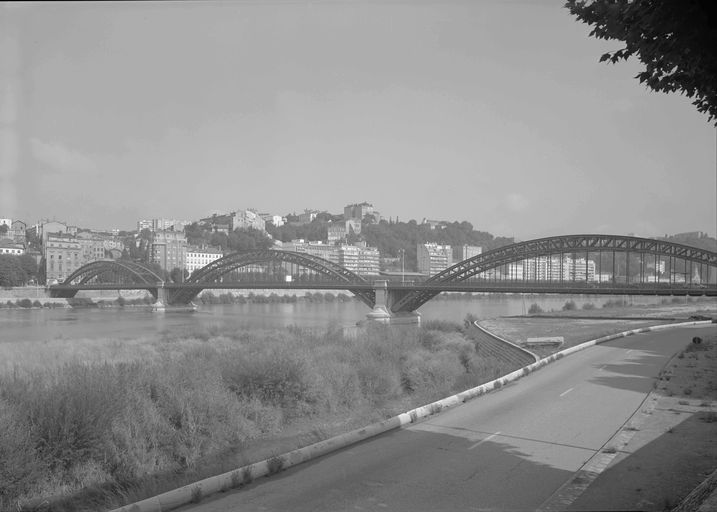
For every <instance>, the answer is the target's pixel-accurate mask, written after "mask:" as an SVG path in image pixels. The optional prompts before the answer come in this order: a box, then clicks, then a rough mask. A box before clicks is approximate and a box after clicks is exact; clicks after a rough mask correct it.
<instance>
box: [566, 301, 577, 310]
mask: <svg viewBox="0 0 717 512" xmlns="http://www.w3.org/2000/svg"><path fill="white" fill-rule="evenodd" d="M576 309H577V305H576V304H575V301H574V300H572V299H571V300H569V301H567V302H565V304H563V311H574V310H576Z"/></svg>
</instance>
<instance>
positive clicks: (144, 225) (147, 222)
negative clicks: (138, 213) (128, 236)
mask: <svg viewBox="0 0 717 512" xmlns="http://www.w3.org/2000/svg"><path fill="white" fill-rule="evenodd" d="M145 229H149V230H150V231H152V219H143V220H138V221H137V233H141V232H142V231H143V230H145Z"/></svg>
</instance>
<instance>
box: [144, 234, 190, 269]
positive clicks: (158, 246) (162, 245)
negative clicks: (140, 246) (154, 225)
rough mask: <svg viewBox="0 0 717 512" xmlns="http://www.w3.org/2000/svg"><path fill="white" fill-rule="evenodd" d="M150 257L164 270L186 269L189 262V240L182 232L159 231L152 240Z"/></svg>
mask: <svg viewBox="0 0 717 512" xmlns="http://www.w3.org/2000/svg"><path fill="white" fill-rule="evenodd" d="M150 257H151V260H152V262H153V263H157V264H159V266H160V267H162V269H163V270H167V271H170V272H171V271H172V270H173V269H174V268H179V269H184V268H185V267H186V261H187V239H186V237H185V236H184V233H182V232H180V231H169V230H165V231H157V232H155V233H154V237H153V238H152V246H151V251H150Z"/></svg>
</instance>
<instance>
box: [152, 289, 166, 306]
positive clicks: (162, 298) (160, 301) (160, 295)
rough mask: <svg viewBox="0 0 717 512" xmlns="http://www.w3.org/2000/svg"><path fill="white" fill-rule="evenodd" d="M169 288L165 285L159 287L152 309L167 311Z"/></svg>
mask: <svg viewBox="0 0 717 512" xmlns="http://www.w3.org/2000/svg"><path fill="white" fill-rule="evenodd" d="M168 304H169V303H168V302H167V289H166V288H165V287H164V286H158V287H157V300H155V301H154V304H152V311H160V312H161V311H166V310H167V305H168Z"/></svg>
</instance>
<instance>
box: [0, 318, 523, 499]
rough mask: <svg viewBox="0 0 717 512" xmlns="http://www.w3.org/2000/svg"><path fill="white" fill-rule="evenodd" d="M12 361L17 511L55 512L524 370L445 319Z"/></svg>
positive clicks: (128, 494)
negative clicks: (483, 350)
mask: <svg viewBox="0 0 717 512" xmlns="http://www.w3.org/2000/svg"><path fill="white" fill-rule="evenodd" d="M0 360H1V361H4V365H3V366H2V368H0V482H3V485H2V486H1V487H0V508H1V509H3V510H4V509H8V508H12V509H14V508H15V507H16V504H17V503H19V502H26V501H27V500H31V501H32V500H35V502H37V500H38V499H40V500H45V499H47V500H49V501H50V502H51V503H52V510H98V509H102V508H109V507H112V506H116V505H118V504H121V503H123V502H126V501H129V502H131V501H135V500H137V499H141V498H143V497H146V496H149V495H152V494H155V493H157V492H162V491H164V490H167V489H170V488H173V487H177V486H179V485H183V484H184V483H187V482H188V481H191V480H196V479H197V478H199V477H204V476H209V474H211V473H213V472H216V471H220V470H226V468H227V466H230V467H236V466H238V465H241V464H242V463H248V462H251V460H250V459H252V458H256V457H266V456H268V455H272V454H276V453H268V454H267V452H266V450H264V452H263V453H262V451H261V450H258V449H257V447H261V446H265V447H266V446H273V448H272V451H273V450H274V449H279V447H281V446H282V444H281V442H280V441H281V440H282V439H283V440H284V441H286V439H287V438H288V437H291V436H295V437H296V436H297V435H298V434H303V435H304V438H305V437H306V435H309V436H310V437H313V439H311V440H312V441H315V440H316V439H317V438H322V437H326V436H328V435H330V434H333V433H335V432H336V431H337V430H338V431H340V430H342V429H344V430H345V429H347V428H356V427H357V426H359V425H361V424H367V423H370V422H372V421H376V420H377V419H382V418H384V417H388V416H391V415H393V414H396V413H398V412H402V411H404V410H406V409H407V408H410V407H415V406H418V405H422V404H424V403H427V402H429V401H432V400H435V399H437V398H442V397H444V396H447V395H449V394H451V393H453V392H455V391H458V390H464V389H467V388H469V387H472V386H476V385H478V384H480V383H483V382H486V381H489V380H491V379H493V378H495V377H497V376H499V375H502V374H504V373H507V372H508V371H510V370H512V368H507V367H506V365H505V364H504V363H501V362H500V361H496V360H492V359H490V358H479V357H478V356H477V355H476V347H475V345H474V342H472V341H470V340H469V339H467V338H465V337H464V336H463V333H462V332H461V326H459V325H457V324H449V323H445V322H436V323H433V324H431V323H428V324H427V325H424V326H423V327H422V328H420V329H415V328H414V329H405V330H402V329H396V328H393V329H388V328H382V327H380V326H374V327H371V328H368V329H366V330H362V331H360V333H359V335H358V336H356V337H355V338H354V337H351V338H347V337H345V336H344V335H343V334H342V331H341V329H328V330H325V331H315V330H301V329H296V328H292V329H286V330H277V331H265V332H256V331H252V332H250V331H241V332H224V331H221V330H219V329H209V330H207V331H203V332H195V333H191V334H188V335H187V336H186V337H183V338H179V339H175V338H170V337H168V336H166V335H165V336H160V337H159V338H158V339H151V338H144V339H137V340H122V341H117V340H79V341H73V340H66V339H56V340H51V341H48V342H47V343H45V344H40V345H38V346H33V347H28V346H22V345H15V344H12V343H3V344H0ZM299 437H300V436H299ZM304 438H302V439H304ZM294 442H301V439H298V437H297V438H296V439H295V441H294ZM277 453H278V452H277ZM58 496H59V497H60V498H59V499H58V498H57V497H58ZM53 497H54V498H53Z"/></svg>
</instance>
